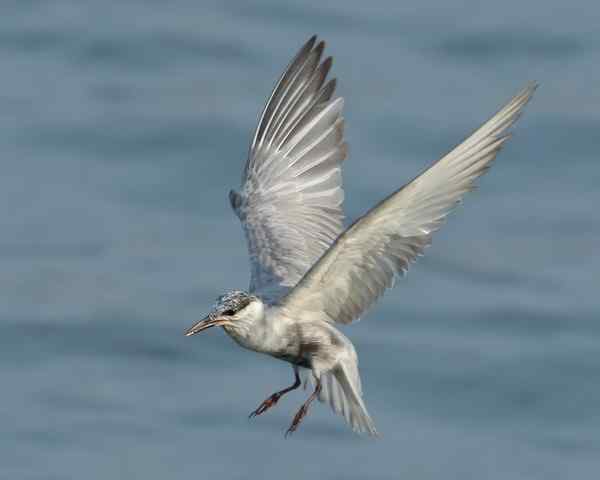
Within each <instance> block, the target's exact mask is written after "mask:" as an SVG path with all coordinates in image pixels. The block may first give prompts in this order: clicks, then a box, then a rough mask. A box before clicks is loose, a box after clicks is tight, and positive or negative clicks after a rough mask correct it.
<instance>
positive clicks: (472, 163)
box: [283, 84, 536, 323]
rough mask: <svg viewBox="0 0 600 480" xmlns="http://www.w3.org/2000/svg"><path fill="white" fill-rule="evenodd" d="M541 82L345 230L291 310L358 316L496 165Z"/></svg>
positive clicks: (296, 292)
mask: <svg viewBox="0 0 600 480" xmlns="http://www.w3.org/2000/svg"><path fill="white" fill-rule="evenodd" d="M535 88H536V86H535V85H534V84H532V85H529V86H528V87H527V88H525V89H524V90H523V91H521V92H520V93H519V94H518V95H516V96H515V97H514V98H513V99H512V100H511V101H510V102H509V103H508V104H507V105H506V106H505V107H504V108H502V109H501V110H500V111H499V112H498V113H496V115H494V116H493V117H492V118H491V119H490V120H488V121H487V122H486V123H485V124H484V125H483V126H481V127H480V128H479V129H478V130H476V131H475V132H474V133H473V134H472V135H471V136H470V137H468V138H467V139H466V140H465V141H464V142H463V143H461V144H460V145H459V146H457V147H456V148H455V149H454V150H452V151H451V152H450V153H448V154H447V155H445V156H444V157H443V158H442V159H440V160H439V161H438V162H436V163H435V164H434V165H433V166H431V167H430V168H429V169H428V170H426V171H425V172H424V173H422V174H421V175H419V176H418V177H417V178H415V179H414V180H413V181H412V182H410V183H409V184H407V185H406V186H404V187H402V188H401V189H399V190H398V191H396V192H395V193H393V194H392V195H390V196H389V197H388V198H386V199H385V200H383V201H382V202H381V203H379V204H378V205H377V206H375V207H374V208H373V209H371V210H370V211H369V212H368V213H367V214H366V215H365V216H363V217H362V218H360V219H359V220H358V221H356V222H355V223H354V224H353V225H352V226H351V227H350V228H349V229H348V230H346V231H345V232H344V233H343V234H342V235H341V236H340V237H339V238H338V239H337V241H336V242H335V244H334V245H333V246H332V247H331V248H330V249H329V250H328V251H327V253H326V254H325V255H323V257H321V259H320V260H319V261H318V262H317V263H316V264H315V265H314V266H313V267H312V268H311V269H310V270H309V272H308V273H307V274H306V275H305V276H304V277H303V278H302V280H301V281H300V282H299V284H298V285H297V286H296V288H294V289H293V290H292V291H291V292H290V293H289V294H288V296H287V297H286V298H285V299H283V305H284V307H285V308H287V309H288V310H289V311H290V312H292V313H291V315H294V316H296V317H297V318H301V317H302V316H307V318H308V317H311V318H315V316H319V317H321V318H323V319H324V320H327V321H331V322H341V323H350V322H352V321H353V320H355V319H357V318H359V317H360V316H361V315H362V314H363V313H364V312H365V310H366V309H368V308H369V307H370V306H371V305H372V304H373V303H374V302H375V301H376V300H377V299H378V298H379V297H380V296H381V295H382V294H383V293H384V291H385V290H386V288H389V287H391V286H392V285H393V282H394V279H395V278H396V277H397V276H398V275H401V274H403V273H405V272H406V271H407V270H408V268H409V266H410V264H411V263H412V262H413V261H414V260H415V259H416V258H417V256H418V255H420V254H421V253H422V252H423V250H424V249H425V247H426V246H427V245H429V243H430V241H431V236H432V234H433V233H434V232H435V231H436V230H437V229H438V228H439V227H440V226H441V224H442V223H443V221H444V219H445V217H446V216H447V215H448V213H450V211H451V210H452V209H453V208H454V207H455V206H456V204H457V203H458V202H459V201H460V200H461V199H462V197H463V195H464V194H465V193H466V192H468V191H470V190H472V189H473V188H474V182H475V180H476V179H477V178H478V177H480V176H481V175H482V174H483V173H484V172H486V171H487V170H488V169H489V167H490V165H491V163H492V161H493V160H494V158H495V157H496V154H497V153H498V151H499V150H500V148H501V146H502V145H503V144H504V142H505V141H506V140H507V139H508V138H509V134H508V133H507V130H508V129H509V128H510V127H511V125H513V123H514V122H515V121H516V120H517V119H518V118H519V116H520V113H521V111H522V109H523V107H524V106H525V104H526V103H527V102H528V101H529V99H530V98H531V95H532V94H533V92H534V90H535Z"/></svg>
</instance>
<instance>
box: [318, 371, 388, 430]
mask: <svg viewBox="0 0 600 480" xmlns="http://www.w3.org/2000/svg"><path fill="white" fill-rule="evenodd" d="M309 378H310V380H311V382H314V379H313V378H312V375H310V374H309ZM321 384H322V390H321V393H320V395H319V400H320V401H321V402H323V403H328V404H329V405H330V406H331V408H332V409H333V411H334V412H335V413H337V414H339V415H342V416H343V417H344V418H345V419H346V422H348V424H349V425H350V426H351V427H352V430H354V431H355V432H356V433H361V434H362V433H367V434H369V435H371V436H378V433H377V429H376V428H375V424H374V423H373V420H372V419H371V416H370V415H369V412H368V411H367V407H366V406H365V403H364V401H363V399H362V388H361V383H360V376H359V373H358V366H357V365H356V363H354V362H351V361H347V362H343V363H340V364H339V365H338V366H337V367H336V368H335V369H333V370H331V371H328V372H326V373H323V374H322V375H321Z"/></svg>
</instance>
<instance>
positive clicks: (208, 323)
mask: <svg viewBox="0 0 600 480" xmlns="http://www.w3.org/2000/svg"><path fill="white" fill-rule="evenodd" d="M258 310H260V311H262V302H261V301H260V300H259V299H258V297H255V296H254V295H250V294H249V293H246V292H242V291H239V290H234V291H232V292H228V293H226V294H225V295H221V296H220V297H219V298H218V299H217V302H216V303H215V305H214V307H213V310H212V312H210V313H209V314H208V315H207V316H206V317H204V318H203V319H202V320H200V321H199V322H196V323H195V324H194V325H193V326H192V327H191V328H189V329H188V330H187V331H186V332H185V335H186V336H187V337H189V336H191V335H195V334H196V333H199V332H201V331H202V330H206V329H207V328H210V327H217V326H221V327H224V328H225V330H229V328H231V329H235V328H236V327H237V326H238V325H239V324H240V323H243V321H244V320H248V319H250V318H252V317H255V316H257V313H258Z"/></svg>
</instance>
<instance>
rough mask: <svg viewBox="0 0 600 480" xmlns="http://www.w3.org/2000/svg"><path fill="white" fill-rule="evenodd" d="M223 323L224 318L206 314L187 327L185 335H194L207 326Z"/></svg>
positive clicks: (224, 321)
mask: <svg viewBox="0 0 600 480" xmlns="http://www.w3.org/2000/svg"><path fill="white" fill-rule="evenodd" d="M225 323H227V319H226V318H223V317H214V316H212V315H208V316H207V317H205V318H203V319H202V320H200V321H199V322H197V323H195V324H194V325H193V326H192V327H191V328H189V329H188V330H187V331H186V332H185V336H186V337H191V336H192V335H196V334H197V333H200V332H201V331H202V330H206V329H207V328H210V327H217V326H219V325H223V324H225Z"/></svg>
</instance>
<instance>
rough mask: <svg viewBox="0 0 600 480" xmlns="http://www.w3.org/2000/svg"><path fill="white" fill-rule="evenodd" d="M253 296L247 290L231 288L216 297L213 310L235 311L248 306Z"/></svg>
mask: <svg viewBox="0 0 600 480" xmlns="http://www.w3.org/2000/svg"><path fill="white" fill-rule="evenodd" d="M253 298H254V297H253V296H252V295H250V294H249V293H247V292H243V291H241V290H233V291H231V292H227V293H226V294H224V295H221V296H220V297H219V298H217V303H216V304H215V310H217V311H220V312H225V311H228V310H229V311H232V312H234V313H236V312H239V311H240V310H242V309H243V308H245V307H246V306H248V304H249V303H250V302H251V301H252V299H253Z"/></svg>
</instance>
